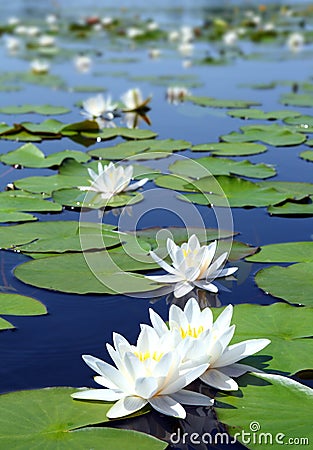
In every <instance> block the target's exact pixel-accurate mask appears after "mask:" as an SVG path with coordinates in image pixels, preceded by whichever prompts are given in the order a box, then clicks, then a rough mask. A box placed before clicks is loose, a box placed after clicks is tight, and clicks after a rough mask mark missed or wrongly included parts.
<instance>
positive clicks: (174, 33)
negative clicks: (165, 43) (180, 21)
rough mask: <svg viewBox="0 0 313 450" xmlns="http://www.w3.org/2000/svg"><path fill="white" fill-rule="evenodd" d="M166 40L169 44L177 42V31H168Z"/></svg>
mask: <svg viewBox="0 0 313 450" xmlns="http://www.w3.org/2000/svg"><path fill="white" fill-rule="evenodd" d="M167 38H168V40H169V41H170V42H175V41H178V40H179V31H177V30H172V31H169V33H168V35H167Z"/></svg>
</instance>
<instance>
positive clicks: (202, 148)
mask: <svg viewBox="0 0 313 450" xmlns="http://www.w3.org/2000/svg"><path fill="white" fill-rule="evenodd" d="M191 150H192V151H193V152H211V153H212V155H216V156H220V155H223V156H248V155H257V154H258V153H263V152H266V151H267V147H265V145H262V144H254V143H253V144H250V143H247V142H242V143H228V142H216V143H214V142H213V143H209V144H199V145H193V146H192V147H191Z"/></svg>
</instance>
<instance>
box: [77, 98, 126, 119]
mask: <svg viewBox="0 0 313 450" xmlns="http://www.w3.org/2000/svg"><path fill="white" fill-rule="evenodd" d="M116 107H117V104H116V103H112V100H111V97H110V96H108V97H107V98H106V99H105V98H104V97H103V95H102V94H98V95H96V96H95V97H89V98H87V100H84V101H83V108H84V111H82V112H81V114H82V115H83V116H85V117H87V119H89V120H93V119H97V118H98V117H102V116H103V114H109V115H110V114H111V115H112V117H109V119H113V117H114V114H113V111H114V110H115V109H116Z"/></svg>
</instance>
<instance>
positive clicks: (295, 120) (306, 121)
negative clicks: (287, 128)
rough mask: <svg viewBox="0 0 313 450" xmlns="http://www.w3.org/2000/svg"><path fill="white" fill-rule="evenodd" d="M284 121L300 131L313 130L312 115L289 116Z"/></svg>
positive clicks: (308, 131) (307, 131) (309, 131)
mask: <svg viewBox="0 0 313 450" xmlns="http://www.w3.org/2000/svg"><path fill="white" fill-rule="evenodd" d="M284 122H285V123H286V124H287V125H293V126H294V127H296V129H297V130H298V131H300V132H301V133H312V132H313V116H299V117H289V118H287V119H285V120H284Z"/></svg>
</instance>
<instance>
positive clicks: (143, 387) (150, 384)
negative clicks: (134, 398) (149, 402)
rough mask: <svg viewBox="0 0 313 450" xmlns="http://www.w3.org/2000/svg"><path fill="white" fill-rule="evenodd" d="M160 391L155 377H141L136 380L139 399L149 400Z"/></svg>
mask: <svg viewBox="0 0 313 450" xmlns="http://www.w3.org/2000/svg"><path fill="white" fill-rule="evenodd" d="M157 390H158V383H157V380H156V379H155V378H154V377H141V378H138V379H137V380H136V384H135V392H136V394H137V395H138V396H139V397H142V398H145V399H148V398H151V397H153V396H154V394H155V393H156V392H157Z"/></svg>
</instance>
